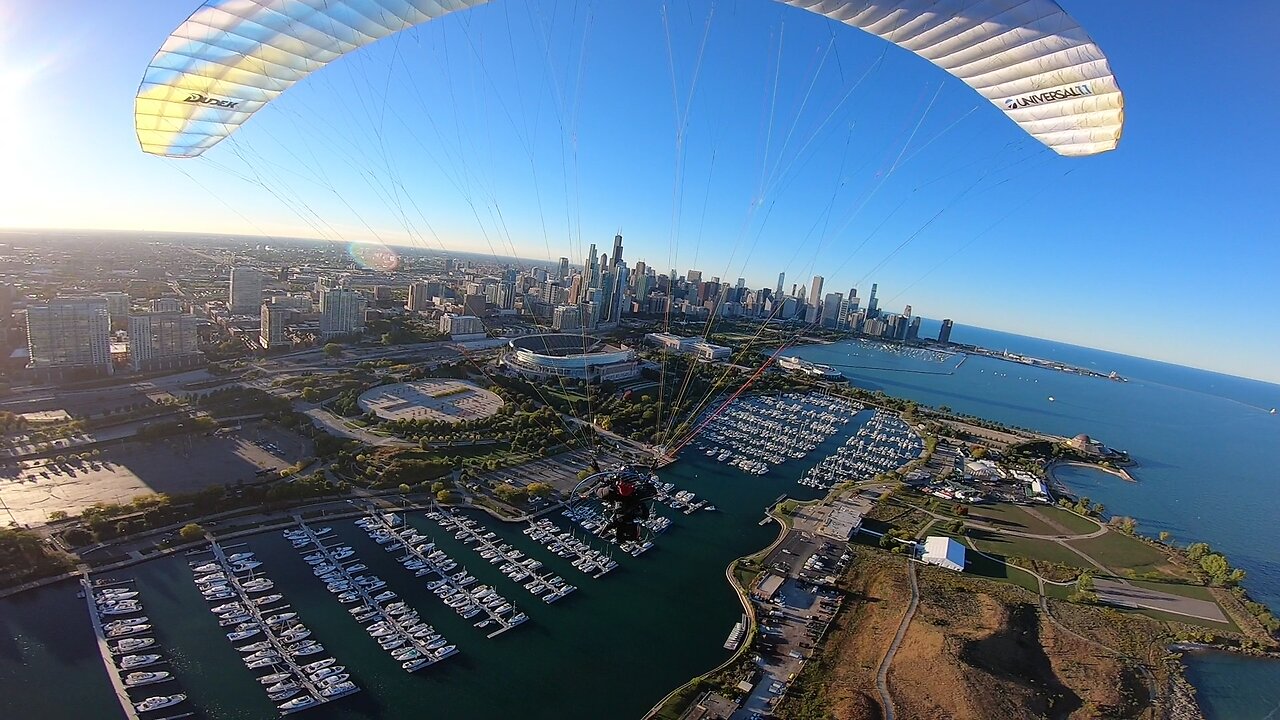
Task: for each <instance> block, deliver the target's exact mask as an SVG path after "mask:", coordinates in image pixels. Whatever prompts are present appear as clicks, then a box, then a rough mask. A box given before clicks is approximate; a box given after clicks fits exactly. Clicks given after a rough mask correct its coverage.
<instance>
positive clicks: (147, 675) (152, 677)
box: [124, 670, 172, 687]
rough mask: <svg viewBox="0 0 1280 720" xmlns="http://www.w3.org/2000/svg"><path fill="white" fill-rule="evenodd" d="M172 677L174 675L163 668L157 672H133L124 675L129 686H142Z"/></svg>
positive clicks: (125, 682)
mask: <svg viewBox="0 0 1280 720" xmlns="http://www.w3.org/2000/svg"><path fill="white" fill-rule="evenodd" d="M171 677H172V675H170V674H169V673H167V672H165V671H163V670H160V671H157V672H132V673H129V674H128V675H125V676H124V684H125V685H127V686H129V687H141V686H143V685H151V684H153V683H158V682H164V681H165V680H168V679H170V678H171Z"/></svg>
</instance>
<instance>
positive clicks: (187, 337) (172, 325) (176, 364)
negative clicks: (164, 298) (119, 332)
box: [129, 311, 204, 371]
mask: <svg viewBox="0 0 1280 720" xmlns="http://www.w3.org/2000/svg"><path fill="white" fill-rule="evenodd" d="M199 322H200V321H199V320H196V319H195V318H193V317H191V316H190V315H183V314H182V313H181V312H172V311H170V312H153V313H145V314H142V315H130V316H129V362H130V363H131V364H132V365H133V369H134V370H139V371H150V370H171V369H175V368H183V367H189V366H191V365H196V364H199V363H200V362H201V361H202V360H203V359H204V356H203V355H202V354H201V353H200V348H199V347H198V345H197V341H196V326H197V325H198V324H199Z"/></svg>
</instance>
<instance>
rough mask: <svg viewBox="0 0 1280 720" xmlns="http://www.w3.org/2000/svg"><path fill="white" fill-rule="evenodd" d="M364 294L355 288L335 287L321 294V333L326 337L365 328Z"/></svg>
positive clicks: (346, 333)
mask: <svg viewBox="0 0 1280 720" xmlns="http://www.w3.org/2000/svg"><path fill="white" fill-rule="evenodd" d="M364 308H365V300H364V296H363V295H361V294H360V293H358V292H356V291H355V290H342V289H334V290H328V291H326V292H324V293H322V294H321V295H320V334H321V335H322V336H324V337H326V338H330V337H337V336H339V335H350V334H352V333H355V332H359V331H361V330H363V329H364Z"/></svg>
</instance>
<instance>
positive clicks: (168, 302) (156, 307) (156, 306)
mask: <svg viewBox="0 0 1280 720" xmlns="http://www.w3.org/2000/svg"><path fill="white" fill-rule="evenodd" d="M148 307H150V309H151V312H153V313H162V312H182V300H180V299H178V298H156V299H154V300H152V301H151V302H150V303H148Z"/></svg>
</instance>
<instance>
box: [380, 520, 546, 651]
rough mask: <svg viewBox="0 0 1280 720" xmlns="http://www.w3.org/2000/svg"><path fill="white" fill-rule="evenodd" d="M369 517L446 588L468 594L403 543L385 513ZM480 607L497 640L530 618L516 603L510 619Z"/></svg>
mask: <svg viewBox="0 0 1280 720" xmlns="http://www.w3.org/2000/svg"><path fill="white" fill-rule="evenodd" d="M368 517H369V518H371V520H372V524H373V525H375V526H376V527H378V528H382V529H384V530H386V531H387V532H389V533H391V535H392V536H394V537H395V538H396V540H393V542H397V543H400V545H401V549H403V550H404V552H405V555H406V556H407V557H412V558H414V559H416V560H418V561H419V562H421V563H422V564H423V566H424V567H425V568H427V569H429V570H430V571H431V572H432V573H435V574H436V575H439V576H440V579H441V580H442V581H443V582H444V585H445V586H446V587H449V588H452V589H453V591H454V592H455V593H465V592H467V590H466V588H465V587H463V586H462V585H461V584H459V583H458V582H457V581H456V580H454V578H453V576H452V575H450V574H449V571H448V570H445V569H443V568H442V567H441V566H440V565H439V564H438V563H436V561H435V560H432V559H431V558H430V557H428V556H427V554H426V553H424V552H422V551H421V550H419V549H418V548H416V547H414V545H413V543H409V542H403V540H401V539H400V538H401V535H400V533H401V528H397V527H396V526H395V525H394V524H392V523H391V521H389V520H387V517H386V515H385V514H384V513H380V512H377V511H372V512H370V513H369V515H368ZM393 517H394V516H393ZM410 529H412V528H410ZM478 607H479V608H480V609H481V611H483V612H484V614H485V615H487V616H488V619H489V620H490V621H491V622H493V623H494V624H495V625H497V626H498V629H497V630H494V631H493V632H491V633H489V634H488V635H487V636H486V637H489V638H495V637H497V636H499V635H501V634H502V633H504V632H506V631H508V630H510V629H511V628H513V627H516V626H517V625H520V624H521V623H523V622H525V621H526V620H527V619H528V617H527V616H526V615H524V613H521V612H520V611H519V609H518V608H517V607H516V606H515V604H514V603H512V605H511V610H510V617H503V615H502V614H500V613H497V612H495V611H494V610H493V608H490V607H488V606H487V605H484V604H483V603H479V604H478Z"/></svg>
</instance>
